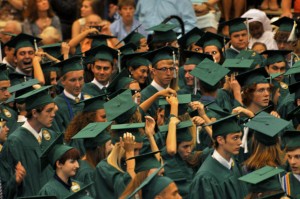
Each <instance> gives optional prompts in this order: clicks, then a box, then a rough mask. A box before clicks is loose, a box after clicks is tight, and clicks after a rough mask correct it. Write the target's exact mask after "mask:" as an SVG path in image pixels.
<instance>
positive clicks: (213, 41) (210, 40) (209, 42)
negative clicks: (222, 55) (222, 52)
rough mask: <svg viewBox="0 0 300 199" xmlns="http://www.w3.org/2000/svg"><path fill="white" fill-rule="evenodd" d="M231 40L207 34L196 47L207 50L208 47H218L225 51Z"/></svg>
mask: <svg viewBox="0 0 300 199" xmlns="http://www.w3.org/2000/svg"><path fill="white" fill-rule="evenodd" d="M229 40H230V39H229V38H227V37H223V36H221V35H219V34H214V33H211V32H206V33H205V34H204V35H203V36H202V37H201V39H199V40H198V41H197V43H196V45H198V46H201V47H203V48H205V47H206V46H216V47H218V49H223V48H224V46H225V45H226V44H227V43H228V42H229Z"/></svg>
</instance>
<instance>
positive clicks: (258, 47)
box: [251, 42, 267, 53]
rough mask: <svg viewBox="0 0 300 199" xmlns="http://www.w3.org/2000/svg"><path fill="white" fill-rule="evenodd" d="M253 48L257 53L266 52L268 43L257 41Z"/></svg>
mask: <svg viewBox="0 0 300 199" xmlns="http://www.w3.org/2000/svg"><path fill="white" fill-rule="evenodd" d="M251 49H252V50H254V51H255V52H257V53H262V52H264V51H265V50H267V46H266V44H264V43H261V42H255V43H254V44H253V45H252V48H251Z"/></svg>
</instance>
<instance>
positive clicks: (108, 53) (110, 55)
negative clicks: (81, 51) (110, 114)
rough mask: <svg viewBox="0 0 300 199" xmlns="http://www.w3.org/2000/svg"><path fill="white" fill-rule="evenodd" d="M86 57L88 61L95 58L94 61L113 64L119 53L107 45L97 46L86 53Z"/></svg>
mask: <svg viewBox="0 0 300 199" xmlns="http://www.w3.org/2000/svg"><path fill="white" fill-rule="evenodd" d="M85 56H86V57H87V58H88V59H91V57H92V58H93V61H96V60H105V61H109V62H111V63H112V62H113V61H114V59H115V58H117V56H118V51H116V50H115V49H112V48H110V47H108V46H106V45H101V46H97V47H95V48H92V49H90V50H88V51H86V52H85Z"/></svg>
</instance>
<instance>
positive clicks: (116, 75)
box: [106, 68, 130, 99]
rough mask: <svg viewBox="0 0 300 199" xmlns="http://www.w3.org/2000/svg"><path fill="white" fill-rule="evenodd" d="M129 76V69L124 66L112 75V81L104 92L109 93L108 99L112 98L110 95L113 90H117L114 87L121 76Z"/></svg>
mask: <svg viewBox="0 0 300 199" xmlns="http://www.w3.org/2000/svg"><path fill="white" fill-rule="evenodd" d="M129 76H130V74H129V71H128V70H127V69H126V68H124V69H122V70H121V72H120V73H118V74H115V75H114V77H113V78H112V81H111V82H110V84H109V86H108V87H107V93H106V94H108V95H109V98H108V99H112V96H111V95H112V93H113V92H118V90H117V89H116V86H117V85H118V82H119V80H120V79H121V78H122V77H129ZM118 94H119V93H118ZM114 96H116V95H114ZM114 96H113V97H114Z"/></svg>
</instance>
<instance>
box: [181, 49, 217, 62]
mask: <svg viewBox="0 0 300 199" xmlns="http://www.w3.org/2000/svg"><path fill="white" fill-rule="evenodd" d="M184 55H185V56H186V57H187V59H186V62H185V63H184V65H189V64H195V65H198V64H199V63H200V62H202V61H203V60H204V59H205V58H208V59H210V60H213V57H212V56H211V55H208V54H205V53H198V52H194V51H184Z"/></svg>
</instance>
